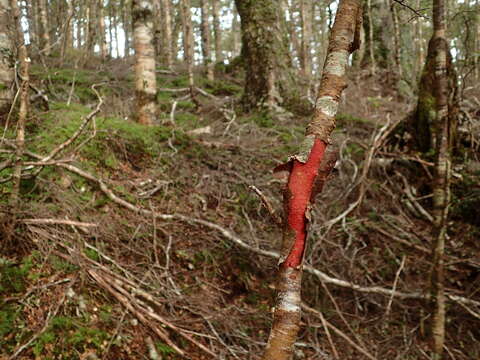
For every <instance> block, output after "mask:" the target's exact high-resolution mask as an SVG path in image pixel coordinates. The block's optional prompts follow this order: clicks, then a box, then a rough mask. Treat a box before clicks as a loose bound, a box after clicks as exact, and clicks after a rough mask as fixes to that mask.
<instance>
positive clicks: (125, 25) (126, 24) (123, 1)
mask: <svg viewBox="0 0 480 360" xmlns="http://www.w3.org/2000/svg"><path fill="white" fill-rule="evenodd" d="M129 1H133V0H120V4H121V5H120V7H121V11H122V23H123V32H124V36H125V45H124V49H125V57H128V56H130V21H129V16H128V15H129V11H128V9H129V8H130V6H128V3H129Z"/></svg>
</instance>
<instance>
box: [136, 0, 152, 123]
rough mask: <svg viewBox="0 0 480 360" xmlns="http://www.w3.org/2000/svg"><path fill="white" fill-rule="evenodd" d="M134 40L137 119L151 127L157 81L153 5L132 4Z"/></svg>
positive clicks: (149, 2)
mask: <svg viewBox="0 0 480 360" xmlns="http://www.w3.org/2000/svg"><path fill="white" fill-rule="evenodd" d="M132 20H133V38H134V46H135V93H136V111H137V113H136V119H137V121H138V122H139V123H141V124H145V125H151V124H153V122H154V121H155V119H156V107H157V106H156V94H157V80H156V77H155V49H154V46H153V4H152V2H151V1H145V0H133V2H132Z"/></svg>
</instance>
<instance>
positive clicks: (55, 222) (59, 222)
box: [20, 219, 98, 227]
mask: <svg viewBox="0 0 480 360" xmlns="http://www.w3.org/2000/svg"><path fill="white" fill-rule="evenodd" d="M20 221H21V222H22V223H24V224H32V225H41V224H45V225H70V226H78V227H97V226H98V225H97V224H94V223H85V222H80V221H73V220H62V219H23V220H20Z"/></svg>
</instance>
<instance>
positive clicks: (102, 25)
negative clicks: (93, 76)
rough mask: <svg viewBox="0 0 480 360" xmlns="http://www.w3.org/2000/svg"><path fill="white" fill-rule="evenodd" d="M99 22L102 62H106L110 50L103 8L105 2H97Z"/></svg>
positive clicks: (101, 0) (100, 0)
mask: <svg viewBox="0 0 480 360" xmlns="http://www.w3.org/2000/svg"><path fill="white" fill-rule="evenodd" d="M97 22H98V32H99V34H98V35H99V36H98V40H99V42H100V56H101V58H102V60H105V59H106V58H107V56H108V48H107V39H106V27H105V11H104V8H103V0H98V1H97ZM110 41H111V39H110Z"/></svg>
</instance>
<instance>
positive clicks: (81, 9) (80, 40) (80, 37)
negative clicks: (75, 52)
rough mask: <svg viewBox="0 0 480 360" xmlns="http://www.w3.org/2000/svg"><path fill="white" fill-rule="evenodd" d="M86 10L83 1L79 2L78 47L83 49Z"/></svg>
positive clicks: (77, 15) (77, 16)
mask: <svg viewBox="0 0 480 360" xmlns="http://www.w3.org/2000/svg"><path fill="white" fill-rule="evenodd" d="M84 12H85V7H84V3H83V1H82V2H80V4H78V13H77V14H76V18H77V49H81V48H82V46H83V37H84V34H83V32H82V30H83V14H84Z"/></svg>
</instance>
